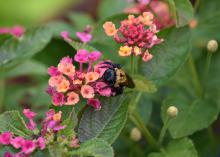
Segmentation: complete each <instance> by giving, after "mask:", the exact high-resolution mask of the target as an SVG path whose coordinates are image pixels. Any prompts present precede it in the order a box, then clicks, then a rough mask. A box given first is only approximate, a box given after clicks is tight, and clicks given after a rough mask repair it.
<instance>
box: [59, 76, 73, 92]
mask: <svg viewBox="0 0 220 157" xmlns="http://www.w3.org/2000/svg"><path fill="white" fill-rule="evenodd" d="M69 86H70V82H69V81H68V80H66V79H65V80H63V81H62V82H61V83H60V84H59V85H57V88H56V90H57V92H63V93H64V92H66V91H67V90H68V89H69Z"/></svg>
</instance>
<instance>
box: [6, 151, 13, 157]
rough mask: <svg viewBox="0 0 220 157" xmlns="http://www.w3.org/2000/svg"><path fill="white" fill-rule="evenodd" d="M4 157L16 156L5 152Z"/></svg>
mask: <svg viewBox="0 0 220 157" xmlns="http://www.w3.org/2000/svg"><path fill="white" fill-rule="evenodd" d="M4 157H14V155H13V154H11V153H10V152H5V153H4Z"/></svg>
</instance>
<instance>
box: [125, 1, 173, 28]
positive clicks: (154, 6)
mask: <svg viewBox="0 0 220 157" xmlns="http://www.w3.org/2000/svg"><path fill="white" fill-rule="evenodd" d="M131 2H135V3H134V5H133V6H131V7H128V8H125V10H124V12H125V13H128V14H141V13H143V12H148V11H151V12H152V11H153V12H154V14H155V15H156V17H155V18H154V19H153V21H154V23H155V25H156V26H157V28H158V29H163V28H166V27H170V26H173V25H175V20H174V18H173V16H172V13H171V11H170V8H169V5H168V4H167V3H166V2H165V1H160V0H151V1H150V0H138V1H131Z"/></svg>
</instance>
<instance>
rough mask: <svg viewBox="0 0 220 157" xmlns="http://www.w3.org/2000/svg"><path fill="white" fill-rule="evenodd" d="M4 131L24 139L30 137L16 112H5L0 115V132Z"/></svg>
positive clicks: (30, 133) (28, 131)
mask: <svg viewBox="0 0 220 157" xmlns="http://www.w3.org/2000/svg"><path fill="white" fill-rule="evenodd" d="M5 131H10V132H12V133H13V134H15V135H18V136H22V137H25V138H30V137H31V135H32V132H31V131H30V130H28V129H27V126H26V124H25V122H24V120H23V118H22V117H21V115H20V114H19V112H18V111H7V112H4V113H3V114H1V115H0V132H5Z"/></svg>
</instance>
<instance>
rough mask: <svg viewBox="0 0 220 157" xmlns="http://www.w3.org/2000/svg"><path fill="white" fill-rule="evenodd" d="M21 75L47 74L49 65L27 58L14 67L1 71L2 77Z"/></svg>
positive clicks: (0, 75)
mask: <svg viewBox="0 0 220 157" xmlns="http://www.w3.org/2000/svg"><path fill="white" fill-rule="evenodd" d="M21 75H47V67H46V66H45V65H44V64H42V63H39V62H37V61H34V60H27V61H25V62H24V63H22V64H20V65H18V66H16V67H15V68H14V69H11V70H10V71H5V72H4V73H1V74H0V78H2V77H4V78H8V77H16V76H21Z"/></svg>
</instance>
